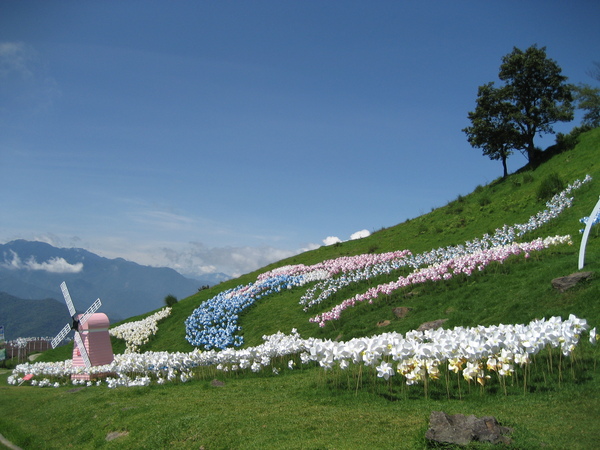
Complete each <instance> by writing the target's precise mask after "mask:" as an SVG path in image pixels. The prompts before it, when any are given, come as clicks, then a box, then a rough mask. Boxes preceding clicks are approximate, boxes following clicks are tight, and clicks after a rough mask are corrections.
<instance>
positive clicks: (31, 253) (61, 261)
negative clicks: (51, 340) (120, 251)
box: [0, 239, 214, 338]
mask: <svg viewBox="0 0 600 450" xmlns="http://www.w3.org/2000/svg"><path fill="white" fill-rule="evenodd" d="M63 281H65V282H66V283H67V285H68V288H69V292H70V293H71V296H72V298H73V302H74V304H75V308H76V309H77V310H78V311H80V312H83V311H85V309H87V307H88V306H89V305H91V303H92V302H93V301H94V300H95V299H96V298H100V299H101V300H102V304H103V305H102V308H101V312H104V313H106V314H107V315H108V316H109V318H110V319H111V322H113V323H114V322H115V321H120V320H123V319H126V318H128V317H131V316H135V315H140V314H144V313H146V312H148V311H152V310H154V309H157V308H160V307H162V306H163V305H164V298H165V297H166V296H167V295H174V296H176V297H177V298H183V297H187V296H190V295H192V294H194V293H195V292H197V290H198V289H200V288H201V287H203V286H204V285H206V284H210V282H208V281H204V282H203V281H201V280H196V279H190V278H187V277H185V276H183V275H181V274H180V273H178V272H177V271H175V270H174V269H171V268H166V267H150V266H143V265H140V264H137V263H135V262H132V261H128V260H126V259H124V258H115V259H109V258H105V257H102V256H99V255H96V254H95V253H92V252H90V251H88V250H85V249H82V248H58V247H54V246H52V245H50V244H48V243H45V242H40V241H27V240H24V239H17V240H13V241H10V242H8V243H6V244H0V292H4V293H5V294H6V295H9V296H11V297H12V300H11V301H12V302H14V299H19V300H22V301H23V302H26V303H27V304H28V305H29V307H30V308H32V307H33V305H35V307H36V314H38V315H39V316H41V317H48V318H52V320H48V321H46V323H45V325H44V324H43V323H41V322H40V323H39V327H38V328H35V327H34V328H31V327H18V328H17V331H16V335H15V336H13V333H12V332H11V333H10V335H9V336H13V338H14V337H29V336H30V335H27V336H24V335H23V334H22V333H24V332H25V331H26V330H31V332H34V331H35V336H46V335H50V334H52V332H51V331H50V330H53V329H55V328H56V327H57V326H59V325H60V324H62V325H64V322H65V320H67V319H68V312H67V310H66V308H64V301H63V296H62V293H61V290H60V284H61V283H62V282H63ZM213 284H214V283H213ZM40 299H45V300H48V299H51V300H54V301H56V302H58V303H60V304H62V306H61V308H63V309H64V310H61V311H60V314H61V321H60V324H58V325H57V323H56V317H55V315H54V312H53V310H54V308H55V307H56V305H54V304H53V303H48V302H44V301H42V300H40ZM29 302H34V303H29ZM11 304H12V303H11ZM18 309H19V313H18V314H19V315H21V316H22V315H23V314H24V313H23V311H24V310H22V308H18ZM14 311H16V309H14V308H13V307H10V308H9V307H8V304H7V303H6V302H3V303H0V323H3V322H9V323H18V320H17V319H16V318H15V317H14V315H15V314H16V313H15V312H14ZM36 322H37V321H36ZM62 325H60V326H62ZM44 329H46V330H48V331H42V330H44ZM59 329H60V328H59ZM36 330H37V331H36Z"/></svg>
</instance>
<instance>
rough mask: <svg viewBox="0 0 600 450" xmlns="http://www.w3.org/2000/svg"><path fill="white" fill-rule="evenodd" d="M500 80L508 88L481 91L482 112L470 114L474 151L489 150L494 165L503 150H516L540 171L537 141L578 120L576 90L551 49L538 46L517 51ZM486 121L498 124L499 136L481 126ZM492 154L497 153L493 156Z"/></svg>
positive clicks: (507, 60)
mask: <svg viewBox="0 0 600 450" xmlns="http://www.w3.org/2000/svg"><path fill="white" fill-rule="evenodd" d="M498 76H499V78H500V80H502V81H504V85H503V86H501V87H500V88H494V87H493V84H492V85H490V84H488V85H484V86H481V87H480V88H479V95H478V99H477V106H478V108H476V110H475V111H474V112H471V113H469V119H471V123H472V126H471V127H467V128H465V129H464V130H463V131H464V132H465V133H466V134H467V137H468V140H469V142H470V143H471V145H472V146H474V147H479V148H483V149H484V154H486V155H488V156H490V157H492V159H501V158H499V157H498V156H496V157H495V158H494V157H493V155H499V153H498V152H499V151H500V150H502V151H504V152H505V153H507V152H508V151H509V150H510V149H515V150H519V151H521V152H522V153H523V154H524V155H525V156H526V157H527V159H528V161H529V164H530V165H536V164H537V153H538V150H537V149H536V147H535V144H534V138H535V136H536V135H538V134H542V133H554V130H553V128H552V125H553V124H555V123H556V122H569V121H571V120H573V105H572V101H573V96H572V89H573V87H572V86H571V85H570V84H568V83H567V77H565V76H563V75H562V71H561V68H560V67H559V66H558V64H557V63H556V62H555V61H553V60H552V59H549V58H548V57H547V56H546V48H545V47H542V48H538V47H537V46H536V45H533V46H531V47H529V48H528V49H527V50H525V51H522V50H520V49H518V48H516V47H515V48H514V49H513V51H512V52H511V53H509V54H508V55H506V56H504V57H503V58H502V64H501V66H500V73H499V75H498ZM486 86H488V87H486ZM490 91H491V92H490ZM482 96H488V97H490V98H491V100H490V99H488V98H481V97H482ZM486 105H487V106H486ZM481 118H486V120H487V121H488V122H490V123H493V124H495V125H494V128H493V129H494V132H493V133H490V132H489V128H487V127H481V126H480V124H479V123H478V121H479V120H480V119H481ZM500 143H502V144H503V145H502V146H500ZM489 149H493V150H494V151H493V152H492V153H490V152H489ZM486 151H487V153H486ZM507 156H508V155H507ZM503 161H505V160H503Z"/></svg>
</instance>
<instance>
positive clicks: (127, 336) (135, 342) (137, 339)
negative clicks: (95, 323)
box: [108, 306, 171, 353]
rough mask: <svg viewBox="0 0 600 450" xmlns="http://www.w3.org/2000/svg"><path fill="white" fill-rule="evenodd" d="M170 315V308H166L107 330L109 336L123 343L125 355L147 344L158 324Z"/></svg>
mask: <svg viewBox="0 0 600 450" xmlns="http://www.w3.org/2000/svg"><path fill="white" fill-rule="evenodd" d="M170 314H171V308H170V307H169V306H166V307H165V308H163V309H161V310H160V311H158V312H156V313H154V314H152V315H150V316H148V317H146V318H144V319H142V320H137V321H135V322H127V323H124V324H121V325H118V326H116V327H114V328H111V329H109V330H108V332H109V334H110V335H111V336H114V337H116V338H118V339H123V340H124V341H125V345H126V348H125V353H133V352H138V351H139V349H140V347H141V346H142V345H144V344H147V343H148V341H149V340H150V337H151V336H153V335H155V334H156V332H157V331H158V322H159V321H160V320H162V319H164V318H165V317H168V316H169V315H170Z"/></svg>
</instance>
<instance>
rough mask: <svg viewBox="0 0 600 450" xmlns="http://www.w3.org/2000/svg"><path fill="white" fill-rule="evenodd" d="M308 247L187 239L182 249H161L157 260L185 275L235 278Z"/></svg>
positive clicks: (310, 247)
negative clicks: (213, 243) (211, 243)
mask: <svg viewBox="0 0 600 450" xmlns="http://www.w3.org/2000/svg"><path fill="white" fill-rule="evenodd" d="M312 248H316V246H309V248H308V249H312ZM308 249H301V250H298V251H291V250H284V249H278V248H274V247H268V246H264V247H207V246H206V245H204V244H203V243H201V242H191V243H190V244H189V245H188V246H187V247H186V248H184V249H182V250H176V249H173V248H167V247H164V248H162V249H161V252H162V255H161V256H162V258H160V259H161V260H162V261H163V263H164V265H165V266H167V267H171V268H173V269H175V270H177V271H178V272H180V273H182V274H184V275H186V276H199V275H204V274H207V273H216V272H222V273H225V274H227V275H230V276H232V277H238V276H240V275H243V274H245V273H248V272H252V271H254V270H256V269H259V268H261V267H264V266H266V265H268V264H271V263H273V262H275V261H279V260H281V259H284V258H289V257H291V256H294V255H296V254H298V253H300V252H301V251H305V250H308Z"/></svg>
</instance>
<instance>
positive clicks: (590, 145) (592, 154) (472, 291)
mask: <svg viewBox="0 0 600 450" xmlns="http://www.w3.org/2000/svg"><path fill="white" fill-rule="evenodd" d="M599 155H600V129H595V130H591V131H589V132H587V133H584V134H583V135H581V136H580V142H579V144H578V145H577V147H576V148H575V149H573V150H570V151H566V152H564V153H562V154H559V155H557V156H554V157H553V158H551V159H550V160H549V161H548V162H546V163H545V164H543V165H541V166H540V167H538V168H536V169H535V170H522V171H520V172H519V173H515V174H512V175H510V176H509V177H508V178H507V179H498V180H496V181H494V182H492V183H490V184H489V185H487V186H478V187H477V188H476V189H475V190H474V192H473V193H471V194H469V195H466V196H459V197H458V198H457V199H456V200H454V201H452V202H450V203H448V204H447V205H446V206H443V207H441V208H437V209H435V210H432V211H431V212H430V213H429V214H425V215H423V216H420V217H417V218H415V219H412V220H407V221H406V222H404V223H402V224H399V225H396V226H394V227H390V228H387V229H383V230H380V231H378V232H375V233H373V234H372V235H371V236H369V237H367V238H364V239H360V240H356V241H349V242H344V243H342V244H337V245H333V246H329V247H321V248H319V249H317V250H313V251H310V252H306V253H303V254H301V255H297V256H294V257H292V258H289V259H286V260H282V261H279V262H277V263H275V264H272V265H269V266H267V267H265V268H263V269H261V270H258V271H256V272H253V273H250V274H247V275H245V276H242V277H240V278H238V279H235V280H229V281H227V282H224V283H221V284H219V285H218V286H215V287H213V288H211V289H209V290H205V291H202V292H199V293H198V294H196V295H193V296H192V297H189V298H187V299H185V300H183V301H180V302H179V303H178V304H177V305H176V306H175V308H174V309H173V314H172V315H171V316H170V317H169V318H167V319H165V320H164V322H162V323H161V326H160V329H159V332H158V334H157V335H156V336H155V337H154V338H153V339H152V340H151V342H150V343H149V344H148V345H147V347H146V349H147V350H170V351H190V350H191V349H192V348H193V347H192V346H191V345H190V344H188V343H187V341H186V340H185V326H184V321H185V319H186V318H187V317H188V316H190V314H192V312H193V311H194V309H195V308H197V307H198V306H199V305H200V304H202V302H203V301H206V300H207V299H210V298H212V297H214V296H215V295H217V294H218V293H219V292H222V291H224V290H226V289H231V288H234V287H236V286H240V285H245V284H248V283H253V282H256V279H257V276H258V275H259V274H260V273H264V272H266V271H269V270H272V269H274V268H276V267H281V266H286V265H290V264H304V265H311V264H316V263H319V262H322V261H325V260H331V259H334V258H339V257H342V256H353V255H360V254H366V253H384V252H390V251H396V250H404V249H408V250H410V251H411V252H412V253H413V254H419V253H422V252H426V251H429V250H431V249H436V248H440V247H446V246H455V245H460V244H464V243H465V242H466V241H469V240H473V239H478V238H481V237H482V236H483V235H484V234H486V233H488V234H493V233H494V230H496V229H498V228H501V227H503V226H504V225H513V224H518V223H526V222H527V221H528V220H529V218H530V217H531V216H532V215H535V214H536V213H538V212H539V211H543V210H544V209H545V208H546V201H547V200H548V198H549V196H550V195H548V192H543V191H544V189H543V185H544V183H546V182H547V181H548V180H552V179H556V178H558V179H559V180H560V181H561V182H562V187H565V186H566V185H567V184H569V183H572V182H573V181H575V180H577V179H580V180H581V179H584V178H585V176H586V175H590V176H591V177H592V181H591V182H589V183H586V184H585V185H584V186H583V187H581V188H580V189H578V190H577V191H575V192H573V197H574V201H573V204H572V206H571V207H570V208H568V209H566V210H565V211H564V212H563V213H562V214H561V215H560V216H559V217H558V218H556V219H554V220H552V221H550V222H549V223H547V224H546V225H544V226H542V227H541V228H539V229H537V230H535V231H533V232H529V233H527V234H526V235H524V236H523V237H522V238H521V239H520V241H522V242H524V241H529V240H533V239H535V238H537V237H546V236H554V235H558V234H560V235H566V234H569V235H571V236H572V239H573V245H572V246H570V247H565V246H563V247H560V248H557V249H556V250H547V251H545V252H542V253H541V254H540V256H536V258H532V260H530V261H527V263H526V264H525V263H515V265H514V269H513V268H512V266H511V268H510V269H508V268H507V269H505V270H504V271H501V270H496V272H497V273H494V271H491V273H488V272H486V273H485V274H481V276H479V275H474V276H473V277H472V278H471V279H466V280H452V281H450V282H446V283H442V284H433V283H432V284H431V285H424V286H421V287H418V288H415V289H407V290H404V291H399V292H396V293H395V294H393V295H391V296H388V297H387V298H385V299H384V300H383V301H381V302H375V304H373V305H361V306H360V307H357V308H355V310H354V311H348V312H347V313H344V315H343V317H342V319H341V320H340V321H338V323H330V324H327V326H325V327H324V328H320V327H319V326H318V325H316V324H314V323H309V322H308V319H309V317H311V314H310V313H306V312H304V311H303V310H302V307H301V306H300V305H299V304H298V301H299V299H300V298H301V296H302V295H303V294H304V293H305V292H306V288H297V289H292V290H291V291H288V292H284V293H279V294H274V295H270V296H267V297H265V298H263V299H261V300H259V301H257V302H255V303H254V305H253V306H252V307H250V308H248V309H247V310H245V311H244V312H243V313H241V314H240V319H239V324H240V325H241V327H242V332H241V334H242V335H243V337H244V340H245V345H246V346H248V345H258V344H260V343H261V342H262V336H263V335H265V334H273V333H276V332H277V331H280V330H281V331H283V332H286V333H289V332H290V330H291V329H292V328H296V329H297V330H298V331H299V332H300V333H301V335H302V336H303V337H308V336H315V337H323V338H331V339H336V338H338V339H341V338H342V339H349V338H352V337H356V336H365V335H371V334H375V333H380V332H381V331H382V329H381V328H380V327H378V326H377V323H378V322H381V321H384V320H390V322H391V323H390V325H389V326H387V327H386V328H385V331H392V330H394V331H399V332H406V331H409V330H410V329H414V328H417V327H418V326H419V325H420V323H423V322H426V321H429V320H436V319H442V318H445V319H448V322H447V326H448V327H450V326H458V325H477V324H483V325H487V324H492V323H500V322H505V323H515V322H523V321H527V320H530V319H532V318H534V317H543V316H546V315H547V314H548V313H549V311H550V310H552V311H553V313H555V314H562V315H564V314H566V315H567V316H568V314H570V313H578V314H581V315H582V316H583V317H586V318H588V320H596V321H599V320H600V314H599V313H598V310H597V308H595V307H593V306H591V305H590V306H589V309H587V307H586V306H585V305H586V302H587V300H586V299H588V298H593V296H594V295H597V293H598V291H599V288H598V281H597V279H595V280H594V281H592V282H590V283H589V284H588V285H587V286H586V288H585V289H583V290H582V291H580V292H579V293H578V294H577V295H576V297H577V299H578V300H576V299H574V300H573V303H571V304H570V303H569V302H566V303H565V301H564V296H562V295H559V294H557V293H556V292H555V291H554V290H553V289H552V287H551V286H550V281H551V279H552V278H554V277H558V276H563V275H567V274H569V273H571V272H575V271H577V255H578V252H579V245H580V240H581V235H580V233H579V230H580V229H581V228H582V227H583V225H582V224H581V223H580V218H582V217H584V216H587V215H589V214H590V212H591V210H592V209H593V207H594V205H595V203H596V202H597V201H598V195H599V194H600V165H599V161H600V158H598V156H599ZM474 157H476V155H474ZM542 194H545V198H540V197H539V196H540V195H542ZM401 197H402V194H401V193H400V194H398V199H397V201H401ZM599 241H600V240H599V239H598V232H597V230H596V231H595V233H593V234H592V236H591V237H590V241H589V243H588V250H587V269H589V270H597V268H598V264H599V256H600V248H599V247H600V246H599ZM546 258H552V261H553V264H552V265H548V264H546V261H547V259H546ZM507 267H508V266H507ZM394 276H395V277H396V278H397V275H394ZM387 280H388V279H387V278H385V277H384V278H383V279H381V280H377V281H375V280H371V281H369V282H362V283H356V284H354V285H352V286H351V287H349V288H347V289H345V290H343V291H341V292H338V293H337V294H336V295H335V296H334V297H333V298H332V299H331V301H330V302H329V303H328V305H329V306H331V304H332V303H335V302H338V303H339V302H340V301H341V300H343V299H345V298H348V297H349V296H352V295H355V294H356V293H360V292H364V291H366V290H367V289H368V288H369V287H371V286H372V285H373V284H377V283H378V282H386V281H387ZM531 298H537V299H539V301H536V302H533V303H532V302H531V300H530V299H531ZM544 298H549V299H552V301H553V302H556V304H557V306H556V308H554V309H549V308H548V307H547V306H548V305H544V303H543V301H542V299H544ZM527 299H529V300H527ZM484 304H485V305H487V306H484ZM519 304H521V305H522V306H519ZM575 304H578V305H579V306H577V307H576V306H575ZM431 305H438V307H437V308H433V307H432V306H431ZM396 306H406V307H408V308H411V313H410V314H409V316H408V317H407V318H404V319H398V318H397V317H395V316H394V315H393V314H392V308H393V307H396ZM480 309H481V310H480ZM467 311H468V312H469V313H467ZM317 312H319V310H317Z"/></svg>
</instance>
